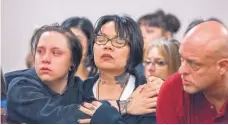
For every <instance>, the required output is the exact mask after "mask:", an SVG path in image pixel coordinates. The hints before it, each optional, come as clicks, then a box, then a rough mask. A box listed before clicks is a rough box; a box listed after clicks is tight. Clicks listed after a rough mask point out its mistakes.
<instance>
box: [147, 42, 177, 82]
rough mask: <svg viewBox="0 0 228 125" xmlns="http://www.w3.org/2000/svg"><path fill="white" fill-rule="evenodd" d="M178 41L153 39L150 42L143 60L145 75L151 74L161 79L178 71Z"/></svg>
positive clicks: (149, 75)
mask: <svg viewBox="0 0 228 125" xmlns="http://www.w3.org/2000/svg"><path fill="white" fill-rule="evenodd" d="M179 45H180V43H179V42H178V41H176V40H173V39H172V40H165V39H160V40H155V41H153V42H151V44H150V45H149V47H148V51H147V52H146V55H145V60H144V61H143V64H144V68H145V76H146V77H147V78H149V77H151V76H153V77H158V78H161V79H163V80H165V79H167V77H168V76H170V75H172V74H173V73H175V72H177V71H178V68H179V66H180V62H181V61H180V57H179V54H178V50H179Z"/></svg>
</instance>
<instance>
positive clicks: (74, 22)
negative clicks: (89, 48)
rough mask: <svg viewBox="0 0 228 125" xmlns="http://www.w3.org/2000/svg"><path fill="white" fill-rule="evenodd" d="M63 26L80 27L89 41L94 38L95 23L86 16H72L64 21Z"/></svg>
mask: <svg viewBox="0 0 228 125" xmlns="http://www.w3.org/2000/svg"><path fill="white" fill-rule="evenodd" d="M62 26H63V27H64V28H67V29H70V28H79V29H80V30H81V31H82V32H83V33H84V34H85V36H86V37H87V39H88V42H90V41H91V39H92V36H93V31H94V28H93V24H92V22H91V21H90V20H89V19H87V18H85V17H70V18H68V19H66V20H65V21H63V23H62Z"/></svg>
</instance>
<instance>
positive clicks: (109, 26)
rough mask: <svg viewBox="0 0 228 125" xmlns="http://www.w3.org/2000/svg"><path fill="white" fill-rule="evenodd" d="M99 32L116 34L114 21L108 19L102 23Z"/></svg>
mask: <svg viewBox="0 0 228 125" xmlns="http://www.w3.org/2000/svg"><path fill="white" fill-rule="evenodd" d="M101 32H102V33H103V34H106V35H107V36H116V35H117V34H116V28H115V22H114V21H110V22H107V23H105V24H104V25H102V27H101Z"/></svg>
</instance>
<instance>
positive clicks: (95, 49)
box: [93, 44, 102, 62]
mask: <svg viewBox="0 0 228 125" xmlns="http://www.w3.org/2000/svg"><path fill="white" fill-rule="evenodd" d="M101 52H102V51H101V48H100V47H99V46H98V45H96V44H94V46H93V56H94V61H95V62H97V60H98V59H99V57H100V56H101Z"/></svg>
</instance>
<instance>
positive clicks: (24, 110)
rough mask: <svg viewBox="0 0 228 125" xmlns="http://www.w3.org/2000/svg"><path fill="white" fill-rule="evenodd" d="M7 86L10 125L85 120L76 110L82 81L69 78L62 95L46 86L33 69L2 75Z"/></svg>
mask: <svg viewBox="0 0 228 125" xmlns="http://www.w3.org/2000/svg"><path fill="white" fill-rule="evenodd" d="M5 79H6V83H8V85H7V88H8V90H7V119H8V121H9V122H11V123H33V124H34V123H46V124H47V123H52V124H53V123H64V124H66V123H77V120H78V119H79V118H87V116H86V115H84V114H83V113H81V111H79V110H78V108H77V104H80V103H81V102H82V81H81V79H80V78H78V77H72V78H71V79H70V80H69V81H68V87H67V89H66V90H65V92H64V93H63V94H61V95H60V94H58V93H55V92H54V91H52V90H51V89H50V88H49V87H48V86H46V85H45V84H44V83H43V82H42V81H41V80H40V79H39V78H38V76H37V74H36V72H35V70H34V69H27V70H20V71H16V72H11V73H7V74H6V75H5Z"/></svg>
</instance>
